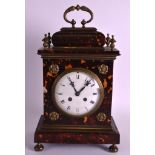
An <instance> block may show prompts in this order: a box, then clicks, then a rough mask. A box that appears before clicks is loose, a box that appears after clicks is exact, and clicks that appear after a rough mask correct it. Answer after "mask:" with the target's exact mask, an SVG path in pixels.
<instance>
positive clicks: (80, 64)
mask: <svg viewBox="0 0 155 155" xmlns="http://www.w3.org/2000/svg"><path fill="white" fill-rule="evenodd" d="M53 64H54V65H58V66H59V72H58V73H57V74H54V73H52V72H51V71H50V70H49V68H50V66H51V65H53ZM102 64H105V65H106V66H108V72H107V73H106V74H102V73H100V72H99V69H98V68H99V67H100V66H101V65H102ZM72 68H85V69H88V70H90V71H92V72H94V73H95V74H96V75H97V76H98V77H99V78H100V80H101V82H102V84H103V87H104V99H103V102H102V104H101V106H100V107H99V108H98V110H97V111H96V112H95V113H93V114H92V115H90V116H86V117H83V118H76V119H75V118H71V117H67V116H65V115H63V114H62V113H61V112H60V111H59V110H58V109H57V108H56V107H55V105H54V104H53V102H52V98H51V93H52V92H51V91H52V84H53V82H54V80H55V79H56V78H57V76H58V75H59V74H60V73H62V72H64V71H65V70H69V69H72ZM112 79H113V60H85V59H76V60H75V59H74V60H73V59H71V58H68V59H51V58H44V59H43V86H44V118H45V122H46V123H50V124H62V125H63V124H72V125H76V124H81V125H96V124H97V125H109V124H110V122H111V104H112V103H111V102H112ZM53 111H54V112H57V113H59V119H58V120H56V121H51V120H50V119H49V117H50V113H51V112H53ZM98 113H105V114H106V120H105V121H103V122H100V121H98V120H97V119H96V116H97V114H98Z"/></svg>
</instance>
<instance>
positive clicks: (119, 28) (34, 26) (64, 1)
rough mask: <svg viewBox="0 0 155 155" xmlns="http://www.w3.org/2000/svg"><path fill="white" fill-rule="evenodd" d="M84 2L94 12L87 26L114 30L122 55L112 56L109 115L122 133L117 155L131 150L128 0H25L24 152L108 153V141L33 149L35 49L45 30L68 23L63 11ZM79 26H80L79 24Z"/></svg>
mask: <svg viewBox="0 0 155 155" xmlns="http://www.w3.org/2000/svg"><path fill="white" fill-rule="evenodd" d="M77 4H79V5H85V6H87V7H89V8H90V9H91V10H92V11H93V13H94V20H93V21H92V22H91V23H90V24H88V26H87V27H89V26H90V27H96V28H97V29H98V30H99V31H101V32H103V33H104V34H106V33H110V34H114V35H115V38H116V40H117V43H116V47H117V48H118V49H119V50H120V51H121V54H122V55H121V56H120V57H118V58H117V59H116V60H115V64H114V65H115V66H114V83H113V87H114V88H113V106H112V115H113V117H114V120H115V122H116V125H117V127H118V129H119V131H120V134H121V144H120V145H119V146H118V147H119V152H118V153H117V154H119V155H129V154H130V138H129V137H130V123H129V122H130V118H129V117H130V100H129V89H130V87H129V86H130V83H129V80H130V79H129V78H130V68H129V65H130V63H129V61H130V55H129V51H130V44H129V38H130V36H129V34H130V30H129V29H130V27H129V26H130V23H129V0H95V1H93V0H56V1H55V0H26V49H25V52H26V53H25V57H26V102H25V110H26V120H25V123H26V124H25V126H26V128H25V137H26V142H25V149H26V150H25V151H26V155H35V154H42V155H43V154H46V155H51V154H59V155H70V154H74V155H79V154H89V155H94V154H95V155H101V154H105V155H108V154H111V153H108V152H106V151H104V148H105V146H109V145H75V144H74V145H67V144H66V145H61V144H45V149H44V151H43V152H39V153H38V152H35V151H34V150H33V147H34V143H33V137H34V131H35V128H36V126H37V123H38V120H39V118H40V115H41V114H42V112H43V94H42V92H43V88H42V60H41V58H40V56H38V55H37V49H38V48H40V47H41V46H42V41H41V40H42V38H43V35H44V33H47V32H51V34H53V33H54V32H56V31H58V30H59V29H60V28H61V27H70V25H69V24H67V23H66V22H65V21H64V20H63V12H64V11H65V9H67V8H68V7H69V6H71V5H77ZM83 16H85V18H86V19H88V18H89V15H88V14H86V13H83V12H75V13H71V14H69V15H68V17H69V18H70V19H72V18H75V19H77V21H78V22H79V23H80V20H81V19H83ZM78 26H80V25H79V24H78Z"/></svg>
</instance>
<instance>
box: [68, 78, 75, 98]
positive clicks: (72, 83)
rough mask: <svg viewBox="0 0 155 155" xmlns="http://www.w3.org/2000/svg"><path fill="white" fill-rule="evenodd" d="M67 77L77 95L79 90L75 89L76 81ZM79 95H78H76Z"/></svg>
mask: <svg viewBox="0 0 155 155" xmlns="http://www.w3.org/2000/svg"><path fill="white" fill-rule="evenodd" d="M67 79H68V80H69V81H70V85H71V86H72V87H73V89H74V91H75V95H76V94H77V90H76V89H75V85H74V82H73V81H72V80H71V78H70V77H67ZM76 96H77V95H76Z"/></svg>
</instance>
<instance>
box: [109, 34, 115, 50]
mask: <svg viewBox="0 0 155 155" xmlns="http://www.w3.org/2000/svg"><path fill="white" fill-rule="evenodd" d="M111 37H112V38H111V40H110V47H111V50H113V49H114V48H115V42H116V40H115V38H114V35H112V36H111Z"/></svg>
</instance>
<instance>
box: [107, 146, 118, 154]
mask: <svg viewBox="0 0 155 155" xmlns="http://www.w3.org/2000/svg"><path fill="white" fill-rule="evenodd" d="M109 152H118V147H117V146H116V145H115V144H113V145H111V146H110V147H109Z"/></svg>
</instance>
